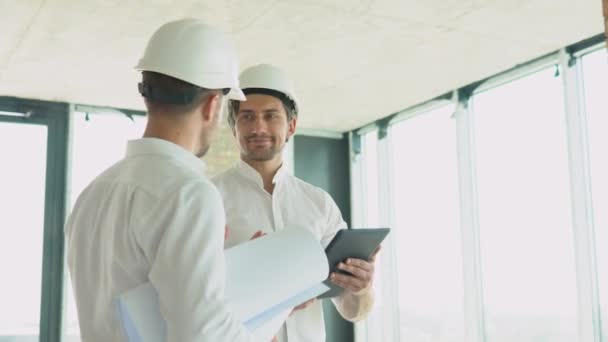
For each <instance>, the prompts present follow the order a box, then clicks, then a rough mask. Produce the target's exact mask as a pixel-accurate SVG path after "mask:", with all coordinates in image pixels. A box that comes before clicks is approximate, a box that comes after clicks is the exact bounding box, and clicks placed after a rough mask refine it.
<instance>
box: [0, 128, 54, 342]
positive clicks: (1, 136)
mask: <svg viewBox="0 0 608 342" xmlns="http://www.w3.org/2000/svg"><path fill="white" fill-rule="evenodd" d="M46 142H47V128H46V126H38V125H26V124H15V123H5V122H0V156H2V166H1V167H0V189H1V191H0V208H1V209H0V210H1V212H2V215H0V272H1V273H2V281H0V303H1V304H0V341H11V342H26V341H27V342H30V341H38V332H39V330H40V329H39V327H40V324H39V323H40V297H41V292H40V289H41V281H42V278H41V277H42V241H43V232H44V197H45V180H46V145H47V144H46Z"/></svg>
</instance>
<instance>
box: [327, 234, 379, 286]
mask: <svg viewBox="0 0 608 342" xmlns="http://www.w3.org/2000/svg"><path fill="white" fill-rule="evenodd" d="M389 231H390V229H389V228H369V229H368V228H365V229H342V230H339V231H338V233H337V234H336V236H334V238H333V240H331V242H330V243H329V245H328V246H327V248H326V249H325V254H326V255H327V260H328V261H329V272H330V273H331V272H339V273H346V272H344V271H342V270H339V269H338V268H337V266H338V264H339V263H340V262H342V261H344V260H346V259H348V258H356V259H363V260H368V259H369V257H371V256H372V253H374V251H375V250H376V248H378V246H379V245H380V243H381V242H382V240H384V238H385V237H386V236H387V235H388V233H389ZM323 283H324V284H325V285H327V286H329V287H330V290H329V291H327V292H325V293H323V294H322V295H320V296H319V297H318V298H331V297H336V296H339V295H340V294H341V293H342V291H343V290H344V289H343V288H342V287H340V286H338V285H336V284H334V283H332V282H331V280H329V279H327V280H325V281H324V282H323Z"/></svg>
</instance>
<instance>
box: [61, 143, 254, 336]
mask: <svg viewBox="0 0 608 342" xmlns="http://www.w3.org/2000/svg"><path fill="white" fill-rule="evenodd" d="M203 172H204V164H203V163H202V161H201V160H200V159H198V158H196V157H195V156H194V155H193V154H192V153H190V152H188V151H187V150H185V149H183V148H182V147H180V146H178V145H175V144H173V143H170V142H168V141H164V140H160V139H153V138H144V139H140V140H135V141H130V142H129V144H128V146H127V155H126V157H125V158H124V159H123V160H121V161H119V162H118V163H116V164H115V165H114V166H112V167H111V168H109V169H108V170H106V171H105V172H104V173H102V174H101V175H100V176H98V177H97V178H96V179H95V180H94V181H93V182H92V183H91V184H90V185H89V186H88V187H87V188H86V189H85V190H84V191H83V193H82V194H81V195H80V197H79V198H78V201H77V202H76V205H75V207H74V210H73V212H72V214H71V216H70V218H69V221H68V224H67V226H66V237H67V242H68V247H67V254H68V266H69V270H70V274H71V278H72V284H73V287H74V293H75V296H76V306H77V308H78V318H79V321H80V330H81V334H82V339H83V341H87V342H108V341H126V338H125V336H124V334H123V331H122V328H121V325H120V322H119V320H118V318H117V314H116V308H115V300H116V298H117V296H118V295H120V294H121V293H123V292H125V291H126V290H129V289H131V288H133V287H136V286H138V285H141V284H142V283H145V282H148V281H149V282H150V283H152V285H153V286H154V287H155V288H156V290H157V291H158V295H159V302H160V309H161V313H162V315H163V317H164V319H165V321H166V324H167V341H179V342H183V341H197V342H200V341H250V340H251V337H250V336H249V334H248V333H247V331H246V329H245V328H244V326H242V325H241V323H240V322H238V321H237V320H236V319H235V318H233V316H232V315H231V314H230V313H229V312H228V311H227V309H226V307H225V305H224V283H225V269H224V253H223V248H224V226H225V216H224V211H223V205H222V199H221V197H220V195H219V193H218V192H217V190H216V189H215V187H214V186H213V184H211V182H209V180H208V179H206V178H205V176H204V174H203Z"/></svg>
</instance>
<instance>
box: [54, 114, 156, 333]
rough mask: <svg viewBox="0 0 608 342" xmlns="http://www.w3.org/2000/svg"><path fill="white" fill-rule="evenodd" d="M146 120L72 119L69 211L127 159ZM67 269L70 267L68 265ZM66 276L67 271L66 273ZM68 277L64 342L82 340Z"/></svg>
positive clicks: (112, 117) (121, 117)
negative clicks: (96, 182)
mask: <svg viewBox="0 0 608 342" xmlns="http://www.w3.org/2000/svg"><path fill="white" fill-rule="evenodd" d="M145 123H146V119H145V117H143V116H134V117H133V120H131V119H129V118H128V117H127V116H125V115H123V114H121V113H102V114H87V113H81V112H76V113H74V115H73V116H72V147H71V158H72V160H71V169H70V184H71V186H70V191H69V196H68V198H69V200H70V209H71V208H73V207H74V203H75V202H76V199H77V198H78V195H79V194H80V193H81V192H82V191H83V190H84V188H85V187H86V186H87V185H88V184H89V183H90V182H91V181H92V180H93V179H95V177H97V176H98V175H99V174H100V173H101V172H103V171H104V170H105V169H107V168H108V167H110V166H112V164H114V163H116V162H117V161H118V160H120V159H121V158H123V157H124V155H125V151H126V147H127V141H128V140H132V139H138V138H141V136H142V135H143V132H144V129H145ZM66 270H67V266H66ZM66 274H67V272H66ZM67 279H68V277H66V284H67V285H66V292H65V293H66V301H67V306H66V318H65V322H64V327H65V328H64V329H65V330H64V341H66V342H76V341H80V330H79V326H78V314H77V312H76V305H75V302H74V294H73V293H72V287H71V284H70V283H71V282H70V281H68V280H67Z"/></svg>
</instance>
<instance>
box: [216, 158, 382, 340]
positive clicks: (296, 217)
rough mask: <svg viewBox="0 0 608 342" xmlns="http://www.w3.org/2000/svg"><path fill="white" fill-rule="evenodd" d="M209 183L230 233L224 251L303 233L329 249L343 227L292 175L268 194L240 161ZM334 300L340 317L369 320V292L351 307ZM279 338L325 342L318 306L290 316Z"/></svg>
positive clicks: (329, 203)
mask: <svg viewBox="0 0 608 342" xmlns="http://www.w3.org/2000/svg"><path fill="white" fill-rule="evenodd" d="M212 181H213V183H215V185H216V186H217V188H218V190H219V191H220V193H221V194H222V197H223V199H224V207H225V209H226V221H227V225H228V229H229V231H228V239H227V241H226V247H231V246H234V245H237V244H239V243H242V242H245V241H248V240H249V239H250V238H251V236H252V235H253V234H254V233H255V232H256V231H257V230H261V231H264V232H273V231H280V230H283V229H307V230H309V231H311V232H312V233H313V234H314V235H315V236H316V237H317V239H319V241H321V243H322V245H323V246H327V245H328V244H329V242H330V241H331V239H333V237H334V236H335V235H336V232H337V231H338V230H339V229H344V228H346V222H344V220H343V219H342V215H341V213H340V209H338V206H337V205H336V203H335V202H334V200H333V199H332V198H331V197H330V196H329V194H328V193H327V192H325V191H324V190H322V189H320V188H318V187H315V186H313V185H311V184H308V183H306V182H304V181H302V180H300V179H298V178H296V177H294V176H292V175H290V174H289V173H288V172H287V171H286V170H285V168H283V167H281V168H280V169H279V170H278V171H277V173H276V175H275V176H274V179H273V183H274V184H275V187H274V190H273V193H272V195H271V194H269V193H268V192H267V191H266V190H264V184H263V180H262V177H261V176H260V174H259V173H258V172H257V171H256V170H255V169H253V168H252V167H251V166H249V165H248V164H247V163H245V162H243V161H239V162H238V163H237V165H236V166H235V167H234V168H232V169H230V170H228V171H226V172H224V173H223V174H220V175H219V176H217V177H215V178H213V180H212ZM277 257H278V258H280V257H281V256H280V255H277ZM269 290H271V289H269ZM332 301H333V302H334V304H335V305H336V308H337V309H338V311H339V312H340V313H341V314H342V316H343V317H344V318H346V319H348V320H351V321H356V320H360V319H363V318H365V316H367V314H368V313H369V311H370V310H371V306H372V302H373V297H372V294H371V292H370V293H369V294H367V295H363V296H361V297H359V298H358V300H357V305H355V307H353V306H345V305H343V302H342V297H338V298H336V299H332ZM277 337H278V338H279V341H280V342H286V341H287V340H289V342H308V341H310V342H313V341H314V342H321V341H325V325H324V321H323V307H322V303H321V301H320V300H317V301H315V302H314V303H312V304H311V305H310V306H308V307H307V308H306V309H304V310H299V311H296V312H294V313H293V314H292V315H291V316H290V317H289V318H288V319H287V322H285V325H284V326H283V329H282V331H281V332H280V333H279V334H278V335H277Z"/></svg>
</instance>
